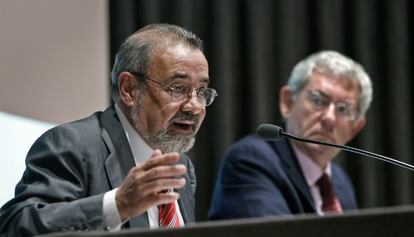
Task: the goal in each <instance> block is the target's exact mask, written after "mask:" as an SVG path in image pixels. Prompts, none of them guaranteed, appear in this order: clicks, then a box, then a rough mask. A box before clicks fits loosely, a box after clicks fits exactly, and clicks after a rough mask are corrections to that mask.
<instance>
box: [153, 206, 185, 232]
mask: <svg viewBox="0 0 414 237" xmlns="http://www.w3.org/2000/svg"><path fill="white" fill-rule="evenodd" d="M158 224H159V225H160V227H165V228H168V229H171V228H176V227H180V220H179V218H178V215H177V212H176V211H175V202H170V203H167V204H162V205H159V206H158Z"/></svg>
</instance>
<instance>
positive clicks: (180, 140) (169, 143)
mask: <svg viewBox="0 0 414 237" xmlns="http://www.w3.org/2000/svg"><path fill="white" fill-rule="evenodd" d="M144 140H145V141H147V142H148V144H149V145H150V146H151V147H153V148H158V149H160V150H161V151H162V152H163V153H168V152H178V153H182V152H187V151H189V150H190V149H191V148H192V147H193V145H194V142H195V134H190V135H182V134H178V135H170V134H168V131H167V130H162V131H161V132H159V133H158V134H157V135H156V136H144Z"/></svg>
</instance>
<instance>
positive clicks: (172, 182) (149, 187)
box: [140, 178, 186, 196]
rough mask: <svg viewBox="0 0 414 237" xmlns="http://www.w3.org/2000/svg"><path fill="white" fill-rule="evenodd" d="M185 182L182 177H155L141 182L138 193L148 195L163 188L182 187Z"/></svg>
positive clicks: (159, 191)
mask: <svg viewBox="0 0 414 237" xmlns="http://www.w3.org/2000/svg"><path fill="white" fill-rule="evenodd" d="M185 184H186V180H185V179H184V178H179V179H176V178H169V179H157V180H154V181H151V182H148V183H145V184H143V185H142V187H141V188H140V194H141V195H143V196H149V195H153V194H158V193H161V192H163V191H164V190H169V189H180V188H182V187H184V186H185Z"/></svg>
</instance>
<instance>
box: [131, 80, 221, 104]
mask: <svg viewBox="0 0 414 237" xmlns="http://www.w3.org/2000/svg"><path fill="white" fill-rule="evenodd" d="M130 73H131V74H133V75H135V76H138V77H141V78H145V79H146V80H148V81H150V82H153V83H156V84H158V85H160V86H162V87H163V88H164V89H165V90H166V91H168V92H169V94H170V96H171V100H172V101H174V102H183V101H185V100H187V99H188V98H189V97H192V96H193V92H194V91H195V92H196V94H197V101H198V103H199V104H201V105H202V106H204V107H206V106H209V105H211V104H212V103H213V101H214V99H215V98H216V96H218V94H217V92H216V90H214V89H213V88H208V87H201V88H198V89H196V90H193V89H191V88H190V87H187V86H185V85H183V84H179V83H177V84H173V85H171V86H167V85H165V84H164V83H162V82H159V81H156V80H153V79H151V78H149V77H147V76H145V75H144V74H143V73H140V72H130Z"/></svg>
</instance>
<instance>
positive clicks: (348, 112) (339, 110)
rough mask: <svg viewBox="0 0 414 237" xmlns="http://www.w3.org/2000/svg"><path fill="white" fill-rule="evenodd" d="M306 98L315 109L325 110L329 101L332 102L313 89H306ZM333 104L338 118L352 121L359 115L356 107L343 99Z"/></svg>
mask: <svg viewBox="0 0 414 237" xmlns="http://www.w3.org/2000/svg"><path fill="white" fill-rule="evenodd" d="M306 99H307V100H308V101H309V103H310V104H312V106H313V108H314V109H316V110H325V109H327V108H328V107H329V105H330V104H331V103H334V102H332V101H331V99H330V98H329V97H328V96H327V95H325V94H323V93H321V92H319V91H315V90H309V91H307V94H306ZM334 105H335V114H336V116H337V117H339V118H342V119H346V120H348V121H354V120H355V119H356V118H357V117H358V115H359V114H358V113H359V112H358V109H357V108H356V107H355V105H353V104H350V103H348V102H345V101H339V102H335V103H334Z"/></svg>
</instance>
